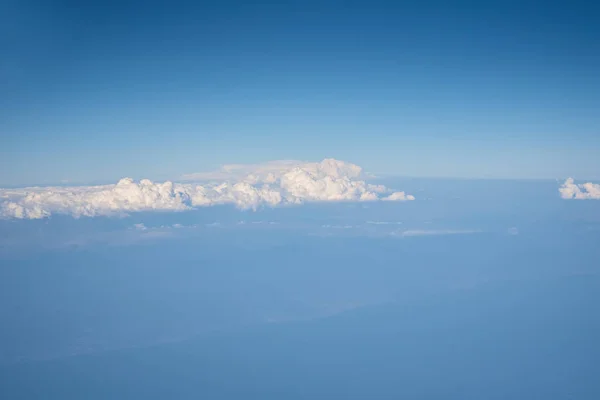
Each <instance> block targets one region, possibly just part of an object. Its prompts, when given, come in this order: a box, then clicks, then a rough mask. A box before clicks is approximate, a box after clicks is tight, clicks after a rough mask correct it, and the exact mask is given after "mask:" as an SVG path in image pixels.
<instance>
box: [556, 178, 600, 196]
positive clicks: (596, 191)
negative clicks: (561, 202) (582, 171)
mask: <svg viewBox="0 0 600 400" xmlns="http://www.w3.org/2000/svg"><path fill="white" fill-rule="evenodd" d="M558 190H559V192H560V196H561V197H562V198H563V199H575V200H589V199H595V200H600V184H597V183H591V182H588V183H582V184H576V183H575V181H574V180H573V178H568V179H567V180H566V181H565V183H563V184H562V186H561V187H560V189H558Z"/></svg>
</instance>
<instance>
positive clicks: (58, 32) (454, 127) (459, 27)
mask: <svg viewBox="0 0 600 400" xmlns="http://www.w3.org/2000/svg"><path fill="white" fill-rule="evenodd" d="M252 3H254V4H252ZM585 3H588V4H587V5H586V4H585ZM585 3H584V2H577V1H564V2H560V3H559V2H541V1H537V2H529V3H527V2H521V1H520V2H512V1H501V2H489V1H483V2H469V3H467V2H448V1H424V2H421V1H419V2H416V1H415V2H399V1H396V2H377V1H346V2H341V1H306V0H304V1H279V2H251V1H218V2H217V1H215V2H202V1H198V2H190V3H182V2H176V1H170V2H164V3H158V2H153V1H143V2H134V1H118V2H113V1H85V2H77V1H52V2H44V1H39V2H34V1H18V0H15V1H8V2H7V1H4V2H2V6H1V7H2V10H0V29H2V32H1V34H2V35H1V37H2V39H0V40H1V42H0V45H1V46H2V56H1V57H0V59H1V62H0V78H1V79H0V84H1V85H2V89H1V91H0V133H1V137H0V185H18V184H31V183H51V182H59V181H61V180H69V181H72V182H91V181H112V180H116V179H117V178H119V177H122V176H132V177H134V178H141V177H149V178H153V179H163V178H176V177H177V176H179V175H180V174H183V173H190V172H196V171H201V170H206V169H211V168H213V167H215V166H217V165H219V164H222V163H231V162H236V163H237V162H259V161H266V160H273V159H290V158H293V159H309V160H317V159H321V158H324V157H335V158H339V159H344V160H348V161H351V162H355V163H358V164H360V165H361V166H363V167H365V168H366V169H367V170H369V171H371V172H376V173H387V174H394V175H412V176H460V177H513V178H555V177H556V178H558V177H566V176H574V177H576V178H582V179H583V178H590V179H595V178H600V157H599V154H600V134H599V127H600V113H599V112H598V109H599V106H600V90H599V89H600V74H598V71H600V28H599V26H600V25H598V17H599V15H600V10H599V9H598V8H597V6H595V5H594V4H593V2H590V1H588V2H585Z"/></svg>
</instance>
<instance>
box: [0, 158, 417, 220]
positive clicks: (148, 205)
mask: <svg viewBox="0 0 600 400" xmlns="http://www.w3.org/2000/svg"><path fill="white" fill-rule="evenodd" d="M219 173H220V174H221V175H215V174H212V175H210V179H207V178H209V176H208V175H205V176H199V175H198V174H192V175H188V176H187V177H186V179H185V182H184V183H173V182H169V181H167V182H163V183H155V182H152V181H150V180H148V179H142V180H141V181H139V182H135V181H134V180H133V179H131V178H124V179H121V180H120V181H119V182H118V183H117V184H115V185H103V186H81V187H33V188H23V189H0V216H2V217H5V218H6V217H8V218H20V219H39V218H45V217H49V216H51V215H53V214H66V215H72V216H74V217H82V216H87V217H93V216H98V215H124V214H127V213H129V212H135V211H150V210H158V211H161V210H162V211H183V210H189V209H193V208H197V207H202V206H211V205H217V204H233V205H235V206H237V207H238V208H240V209H256V208H258V207H260V206H264V205H266V206H278V205H286V204H302V203H304V202H310V201H376V200H380V199H381V200H387V201H406V200H414V197H413V196H411V195H407V194H405V193H404V192H394V193H392V192H391V191H390V190H389V189H388V188H386V187H384V186H382V185H371V184H368V183H366V182H365V181H364V180H362V177H363V175H362V170H361V168H360V167H359V166H357V165H354V164H350V163H346V162H343V161H338V160H334V159H325V160H323V161H322V162H319V163H299V162H296V161H277V162H271V163H266V164H261V165H246V166H243V165H234V166H225V167H223V171H220V172H219ZM217 177H219V178H220V179H216V178H217ZM200 178H203V179H204V180H213V181H214V180H217V181H218V182H211V183H202V184H200V183H198V182H195V183H194V182H191V181H194V180H196V181H200V180H201V179H200Z"/></svg>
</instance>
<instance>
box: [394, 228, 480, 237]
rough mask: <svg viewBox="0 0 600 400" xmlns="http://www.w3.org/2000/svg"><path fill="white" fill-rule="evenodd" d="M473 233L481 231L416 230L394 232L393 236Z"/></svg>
mask: <svg viewBox="0 0 600 400" xmlns="http://www.w3.org/2000/svg"><path fill="white" fill-rule="evenodd" d="M473 233H482V231H481V230H478V229H471V230H449V229H448V230H441V229H440V230H433V229H432V230H426V229H418V230H407V231H402V232H394V233H393V235H394V236H401V237H411V236H438V235H468V234H473Z"/></svg>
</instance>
